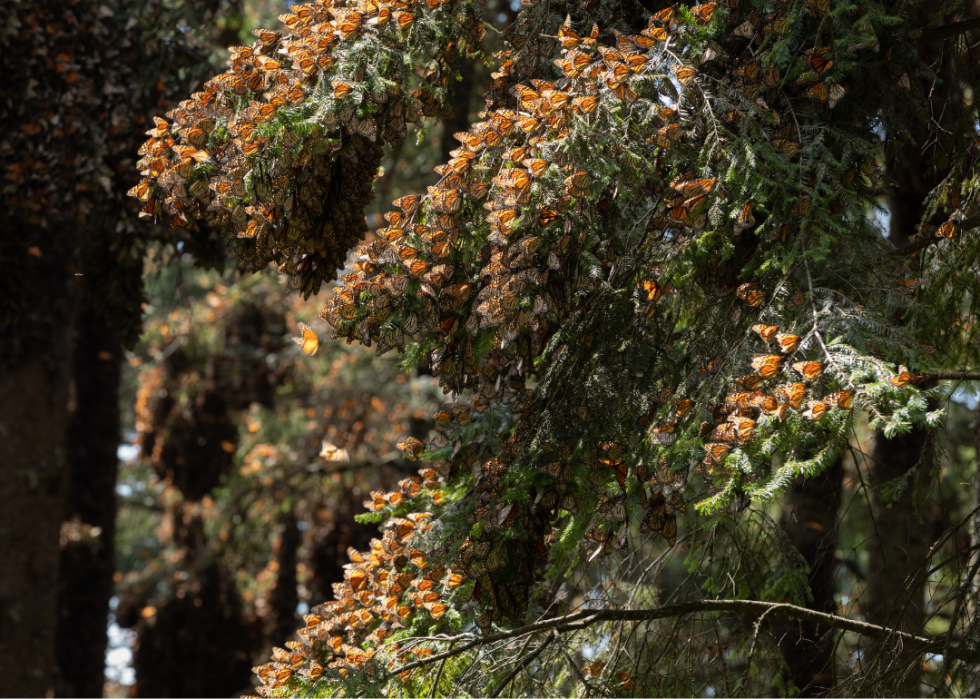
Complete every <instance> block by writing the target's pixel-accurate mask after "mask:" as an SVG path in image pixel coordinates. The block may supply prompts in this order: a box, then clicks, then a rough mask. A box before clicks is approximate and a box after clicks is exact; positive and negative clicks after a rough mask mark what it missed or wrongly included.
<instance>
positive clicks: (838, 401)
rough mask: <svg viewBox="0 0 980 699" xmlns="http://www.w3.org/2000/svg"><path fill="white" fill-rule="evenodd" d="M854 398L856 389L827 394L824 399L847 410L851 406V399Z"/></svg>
mask: <svg viewBox="0 0 980 699" xmlns="http://www.w3.org/2000/svg"><path fill="white" fill-rule="evenodd" d="M853 398H854V391H836V392H834V393H831V394H830V395H828V396H826V397H825V398H824V400H825V401H827V403H829V404H830V405H832V406H834V407H835V408H841V409H842V410H846V409H848V408H850V407H851V401H852V399H853Z"/></svg>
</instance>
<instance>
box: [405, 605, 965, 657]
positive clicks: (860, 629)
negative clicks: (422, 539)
mask: <svg viewBox="0 0 980 699" xmlns="http://www.w3.org/2000/svg"><path fill="white" fill-rule="evenodd" d="M767 611H771V613H772V614H775V615H776V616H785V617H787V618H790V619H802V620H803V621H810V622H813V623H815V624H823V625H825V626H831V627H833V628H837V629H844V630H846V631H853V632H854V633H858V634H861V635H863V636H870V637H871V638H888V639H901V640H903V641H905V642H907V643H913V644H918V645H922V646H924V648H923V650H932V649H937V648H942V647H943V646H944V645H945V643H946V639H945V638H943V637H939V636H937V637H933V638H926V637H923V636H916V635H915V634H911V633H907V632H905V631H899V630H897V629H893V628H890V627H887V626H878V625H877V624H869V623H867V622H864V621H856V620H854V619H847V618H845V617H841V616H836V615H834V614H827V613H824V612H817V611H814V610H812V609H807V608H806V607H798V606H796V605H792V604H783V603H778V604H777V603H773V602H760V601H758V600H725V599H721V600H715V599H708V600H699V601H697V602H686V603H682V604H672V605H668V606H664V607H658V608H656V609H586V610H583V611H581V612H575V613H574V614H567V615H565V616H561V617H557V618H554V619H547V620H545V621H539V622H535V623H533V624H527V625H525V626H521V627H520V628H516V629H513V630H511V631H500V632H497V633H493V634H489V635H488V636H486V637H485V638H477V639H474V640H472V641H470V642H468V643H464V644H463V645H461V646H459V647H458V648H456V649H453V650H449V651H446V652H444V653H439V654H437V655H431V656H429V657H428V658H423V659H421V660H415V661H413V662H410V663H406V664H405V665H402V666H401V667H399V668H396V669H394V670H392V671H391V673H392V674H394V675H399V674H401V673H403V672H408V671H410V670H414V669H416V668H419V667H424V666H425V665H429V664H431V663H434V662H439V661H440V660H442V659H443V658H446V657H451V656H454V655H459V654H460V653H465V652H466V651H468V650H470V649H471V648H475V647H476V646H480V645H486V644H488V643H494V642H496V641H503V640H505V639H509V638H514V637H515V636H523V635H525V634H528V633H537V632H540V631H549V630H552V629H553V630H555V631H556V632H558V633H563V632H565V631H573V630H577V629H584V628H587V627H589V626H591V625H592V624H595V623H597V622H600V621H654V620H656V619H670V618H673V617H677V616H684V615H685V614H695V613H698V612H738V613H748V614H762V613H763V612H767ZM464 637H465V638H470V636H469V635H466V636H464Z"/></svg>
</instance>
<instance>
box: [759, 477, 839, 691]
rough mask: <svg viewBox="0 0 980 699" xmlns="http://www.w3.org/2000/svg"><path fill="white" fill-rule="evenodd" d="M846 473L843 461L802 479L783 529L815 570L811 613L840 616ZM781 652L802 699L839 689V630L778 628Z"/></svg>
mask: <svg viewBox="0 0 980 699" xmlns="http://www.w3.org/2000/svg"><path fill="white" fill-rule="evenodd" d="M843 479H844V467H843V464H842V462H841V460H840V459H838V460H837V461H836V462H835V463H834V465H833V466H831V467H830V468H829V469H827V470H826V471H825V472H824V473H822V474H820V475H819V476H817V477H816V478H806V479H804V478H798V479H797V480H796V481H794V483H793V489H792V491H791V492H790V493H789V496H788V502H787V504H788V506H789V510H788V511H787V512H786V513H784V515H783V520H782V526H783V529H784V531H785V532H786V535H787V536H788V537H789V539H790V541H792V542H793V545H794V546H795V547H796V549H797V550H798V551H799V552H800V555H802V556H803V558H804V559H805V560H806V562H807V565H808V566H809V568H810V572H809V575H808V576H807V580H808V582H809V584H810V591H811V593H812V594H813V599H812V601H810V602H809V603H808V604H807V607H808V608H810V609H813V610H815V611H818V612H825V613H828V614H835V613H836V612H837V602H836V600H835V599H834V593H835V592H836V591H837V587H836V585H835V582H834V569H835V565H836V564H835V555H836V552H837V516H838V512H839V510H840V502H841V488H842V486H843ZM773 630H774V631H775V633H776V637H777V640H778V641H779V652H780V653H781V654H782V656H783V660H784V661H785V662H786V665H787V666H788V667H789V670H790V679H792V681H793V684H795V685H796V686H797V687H798V688H799V689H800V696H804V697H813V696H822V695H825V694H827V693H828V692H829V691H830V690H831V689H832V688H833V672H832V667H831V663H832V662H833V657H832V655H833V646H834V634H833V629H830V628H828V627H825V626H818V625H816V624H812V623H809V622H796V621H789V620H779V621H776V622H774V623H773Z"/></svg>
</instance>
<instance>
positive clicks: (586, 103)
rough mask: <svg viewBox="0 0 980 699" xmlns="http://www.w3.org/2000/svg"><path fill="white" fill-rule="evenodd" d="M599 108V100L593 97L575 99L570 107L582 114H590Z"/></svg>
mask: <svg viewBox="0 0 980 699" xmlns="http://www.w3.org/2000/svg"><path fill="white" fill-rule="evenodd" d="M598 106H599V98H598V97H596V96H595V95H590V96H588V97H575V98H573V99H572V107H573V108H574V109H575V111H577V112H580V113H582V114H591V113H592V112H594V111H595V110H596V109H597V108H598Z"/></svg>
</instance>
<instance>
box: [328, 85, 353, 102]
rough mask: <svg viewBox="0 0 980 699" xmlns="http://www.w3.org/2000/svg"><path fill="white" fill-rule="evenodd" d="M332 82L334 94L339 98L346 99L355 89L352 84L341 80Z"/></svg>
mask: <svg viewBox="0 0 980 699" xmlns="http://www.w3.org/2000/svg"><path fill="white" fill-rule="evenodd" d="M330 84H331V85H333V96H334V97H336V98H337V99H339V100H342V99H344V97H346V96H347V95H349V94H350V93H351V90H353V89H354V88H353V87H352V86H351V85H348V84H347V83H345V82H341V81H340V80H332V81H331V82H330Z"/></svg>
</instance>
